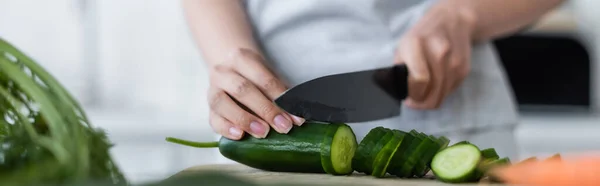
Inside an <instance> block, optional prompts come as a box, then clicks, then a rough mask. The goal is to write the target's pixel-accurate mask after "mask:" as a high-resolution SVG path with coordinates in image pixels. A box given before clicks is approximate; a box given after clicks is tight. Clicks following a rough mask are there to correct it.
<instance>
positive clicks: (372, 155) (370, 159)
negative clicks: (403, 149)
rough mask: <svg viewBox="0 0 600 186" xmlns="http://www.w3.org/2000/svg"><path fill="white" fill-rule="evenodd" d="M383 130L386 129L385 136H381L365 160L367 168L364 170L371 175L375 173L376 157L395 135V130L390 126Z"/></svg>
mask: <svg viewBox="0 0 600 186" xmlns="http://www.w3.org/2000/svg"><path fill="white" fill-rule="evenodd" d="M383 130H385V135H383V137H382V138H380V139H379V140H378V141H377V143H376V144H375V145H374V146H373V148H372V149H371V152H370V153H369V154H368V155H367V158H366V161H365V162H364V164H365V170H363V172H364V173H365V174H366V175H371V174H372V173H373V162H374V161H375V157H376V156H377V154H379V152H381V150H382V149H383V148H384V146H385V145H386V144H387V143H388V142H389V141H390V140H391V139H392V138H393V136H394V132H392V130H390V129H388V128H384V129H383Z"/></svg>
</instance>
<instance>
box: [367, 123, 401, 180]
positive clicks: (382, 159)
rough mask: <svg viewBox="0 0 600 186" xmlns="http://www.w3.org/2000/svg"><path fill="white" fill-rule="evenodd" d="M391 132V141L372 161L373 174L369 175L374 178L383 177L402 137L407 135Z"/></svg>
mask: <svg viewBox="0 0 600 186" xmlns="http://www.w3.org/2000/svg"><path fill="white" fill-rule="evenodd" d="M392 132H393V134H394V136H392V139H390V140H389V141H388V142H387V144H386V145H385V146H384V147H383V149H381V151H379V153H378V154H377V156H376V157H375V161H373V173H372V174H371V175H372V176H374V177H377V178H380V177H383V176H385V173H386V170H387V168H388V166H389V164H390V160H391V159H392V157H393V155H394V154H395V153H396V151H397V150H398V147H399V146H400V144H402V141H403V139H404V137H405V136H406V135H407V133H406V132H402V131H399V130H393V131H392Z"/></svg>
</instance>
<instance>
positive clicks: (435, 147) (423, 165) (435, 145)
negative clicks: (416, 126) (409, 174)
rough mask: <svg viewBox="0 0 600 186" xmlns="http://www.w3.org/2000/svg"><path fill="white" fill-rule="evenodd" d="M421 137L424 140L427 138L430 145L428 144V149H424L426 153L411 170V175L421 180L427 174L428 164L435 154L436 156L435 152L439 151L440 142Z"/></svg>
mask: <svg viewBox="0 0 600 186" xmlns="http://www.w3.org/2000/svg"><path fill="white" fill-rule="evenodd" d="M421 135H422V136H424V137H425V138H429V139H430V140H431V141H432V143H431V144H430V146H429V148H427V149H426V150H427V151H426V152H425V153H424V154H423V155H422V156H421V159H419V160H418V161H417V164H416V165H415V168H414V169H413V174H414V176H415V177H417V178H422V177H423V176H425V175H426V174H427V172H429V170H430V169H429V164H430V163H431V160H432V159H433V156H435V154H437V152H438V151H439V150H440V149H441V146H440V143H441V142H439V141H438V140H437V139H436V138H434V137H433V136H425V134H423V133H421Z"/></svg>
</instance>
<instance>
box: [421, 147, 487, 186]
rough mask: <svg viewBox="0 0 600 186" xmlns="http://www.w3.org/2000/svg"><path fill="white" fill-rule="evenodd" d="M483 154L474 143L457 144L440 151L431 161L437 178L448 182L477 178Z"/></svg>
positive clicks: (470, 180) (467, 180)
mask: <svg viewBox="0 0 600 186" xmlns="http://www.w3.org/2000/svg"><path fill="white" fill-rule="evenodd" d="M481 159H482V156H481V151H480V150H479V148H478V147H477V146H475V145H473V144H466V143H465V144H455V145H453V146H451V147H447V148H445V149H444V150H442V151H440V152H438V153H437V154H436V155H435V156H434V157H433V160H432V161H431V170H432V171H433V174H434V175H435V176H436V178H437V179H438V180H440V181H442V182H446V183H460V182H472V181H475V180H477V170H478V166H479V163H480V162H481Z"/></svg>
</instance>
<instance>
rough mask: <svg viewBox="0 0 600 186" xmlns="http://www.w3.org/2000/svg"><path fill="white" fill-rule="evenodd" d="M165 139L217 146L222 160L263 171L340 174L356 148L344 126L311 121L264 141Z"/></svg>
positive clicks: (348, 166)
mask: <svg viewBox="0 0 600 186" xmlns="http://www.w3.org/2000/svg"><path fill="white" fill-rule="evenodd" d="M166 140H167V141H169V142H172V143H177V144H181V145H187V146H192V147H198V148H217V147H218V148H219V152H220V153H221V154H222V155H223V156H225V157H226V158H228V159H231V160H233V161H236V162H238V163H241V164H244V165H247V166H249V167H253V168H256V169H261V170H265V171H275V172H299V173H329V174H340V175H343V174H351V173H352V172H353V171H354V170H353V169H352V158H353V156H354V154H355V151H356V149H357V146H358V144H357V141H356V136H355V134H354V132H353V131H352V129H351V128H350V126H348V125H347V124H320V123H311V122H307V123H305V124H303V125H302V126H295V127H294V128H292V130H290V132H289V133H288V134H279V133H277V132H276V131H274V130H271V131H269V134H268V135H267V137H266V138H264V139H258V138H254V137H252V136H250V135H246V136H244V138H242V139H241V140H237V141H236V140H230V139H228V138H225V137H221V139H220V140H219V141H218V142H192V141H187V140H182V139H178V138H172V137H168V138H167V139H166ZM323 149H324V150H323ZM323 158H324V159H326V160H325V161H323Z"/></svg>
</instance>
